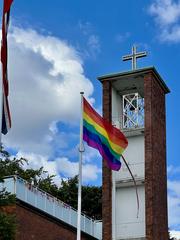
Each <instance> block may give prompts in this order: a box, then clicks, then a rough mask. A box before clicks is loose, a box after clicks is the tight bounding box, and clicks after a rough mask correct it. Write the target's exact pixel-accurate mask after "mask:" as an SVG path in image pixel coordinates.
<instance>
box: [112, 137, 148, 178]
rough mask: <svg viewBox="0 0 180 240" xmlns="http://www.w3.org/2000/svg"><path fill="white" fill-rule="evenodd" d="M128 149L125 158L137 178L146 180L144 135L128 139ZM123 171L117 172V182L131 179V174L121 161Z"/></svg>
mask: <svg viewBox="0 0 180 240" xmlns="http://www.w3.org/2000/svg"><path fill="white" fill-rule="evenodd" d="M127 139H128V147H127V148H126V150H125V152H124V153H123V156H124V157H125V159H126V161H127V162H128V165H129V167H130V169H131V171H132V173H133V175H134V177H135V178H138V179H144V135H137V136H131V137H128V138H127ZM121 163H122V165H121V169H120V171H118V172H116V181H120V180H123V179H129V178H130V179H131V176H130V173H129V171H128V169H127V167H126V166H125V164H124V162H123V160H122V159H121Z"/></svg>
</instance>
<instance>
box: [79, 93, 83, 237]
mask: <svg viewBox="0 0 180 240" xmlns="http://www.w3.org/2000/svg"><path fill="white" fill-rule="evenodd" d="M80 94H81V119H80V141H79V178H78V216H77V240H80V239H81V187H82V154H83V152H84V146H83V94H84V92H80Z"/></svg>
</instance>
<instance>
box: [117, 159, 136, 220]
mask: <svg viewBox="0 0 180 240" xmlns="http://www.w3.org/2000/svg"><path fill="white" fill-rule="evenodd" d="M121 157H122V159H123V161H124V163H125V165H126V167H127V169H128V171H129V173H130V175H131V177H132V179H133V182H134V185H135V189H136V199H137V218H138V217H139V195H138V190H137V184H136V180H135V178H134V176H133V174H132V172H131V169H130V167H129V165H128V163H127V162H126V159H125V158H124V156H123V155H121Z"/></svg>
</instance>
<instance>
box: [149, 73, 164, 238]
mask: <svg viewBox="0 0 180 240" xmlns="http://www.w3.org/2000/svg"><path fill="white" fill-rule="evenodd" d="M144 92H145V199H146V200H145V201H146V202H145V203H146V240H167V239H168V224H167V176H166V121H165V93H164V90H163V89H162V87H161V86H160V85H159V83H158V81H157V80H156V79H155V77H154V76H153V74H151V73H149V74H147V75H146V76H145V78H144Z"/></svg>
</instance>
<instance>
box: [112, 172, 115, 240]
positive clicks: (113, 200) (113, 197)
mask: <svg viewBox="0 0 180 240" xmlns="http://www.w3.org/2000/svg"><path fill="white" fill-rule="evenodd" d="M112 240H116V179H115V172H114V171H112Z"/></svg>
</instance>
